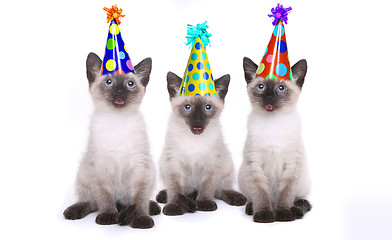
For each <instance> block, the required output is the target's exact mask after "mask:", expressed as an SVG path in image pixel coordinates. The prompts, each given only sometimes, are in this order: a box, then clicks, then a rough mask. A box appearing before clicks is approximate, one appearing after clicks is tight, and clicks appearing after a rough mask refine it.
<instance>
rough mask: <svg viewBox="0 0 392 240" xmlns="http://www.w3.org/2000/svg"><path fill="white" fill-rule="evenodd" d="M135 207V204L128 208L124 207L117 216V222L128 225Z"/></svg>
mask: <svg viewBox="0 0 392 240" xmlns="http://www.w3.org/2000/svg"><path fill="white" fill-rule="evenodd" d="M135 209H136V207H135V205H131V206H129V207H128V208H126V209H124V210H123V211H122V212H121V213H120V214H119V215H118V217H117V222H118V224H120V225H121V226H125V225H128V224H129V223H130V222H131V220H132V217H133V215H134V213H135Z"/></svg>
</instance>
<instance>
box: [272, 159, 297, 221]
mask: <svg viewBox="0 0 392 240" xmlns="http://www.w3.org/2000/svg"><path fill="white" fill-rule="evenodd" d="M297 174H298V173H297V166H296V162H295V161H291V162H287V163H286V164H285V165H284V168H283V175H282V178H281V179H280V181H279V186H278V192H277V201H276V206H275V211H276V220H277V221H282V222H287V221H293V220H295V219H296V216H295V214H294V213H293V212H292V211H291V208H292V207H293V203H294V200H295V193H296V189H297V185H298V181H297V178H296V175H297ZM293 210H294V211H295V210H296V209H293Z"/></svg>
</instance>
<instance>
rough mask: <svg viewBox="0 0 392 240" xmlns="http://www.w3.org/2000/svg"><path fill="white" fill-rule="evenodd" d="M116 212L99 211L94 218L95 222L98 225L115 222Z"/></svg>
mask: <svg viewBox="0 0 392 240" xmlns="http://www.w3.org/2000/svg"><path fill="white" fill-rule="evenodd" d="M117 216H118V213H100V214H98V216H97V217H96V218H95V222H96V223H97V224H99V225H111V224H116V223H117Z"/></svg>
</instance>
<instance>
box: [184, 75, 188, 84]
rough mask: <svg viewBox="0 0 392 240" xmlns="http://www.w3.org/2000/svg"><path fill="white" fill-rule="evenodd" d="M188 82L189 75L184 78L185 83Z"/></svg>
mask: <svg viewBox="0 0 392 240" xmlns="http://www.w3.org/2000/svg"><path fill="white" fill-rule="evenodd" d="M187 82H189V75H186V77H185V83H187Z"/></svg>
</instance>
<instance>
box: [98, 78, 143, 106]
mask: <svg viewBox="0 0 392 240" xmlns="http://www.w3.org/2000/svg"><path fill="white" fill-rule="evenodd" d="M100 92H101V93H102V96H103V98H105V99H106V100H107V101H108V102H109V103H111V104H112V105H113V106H114V107H116V108H123V107H125V106H127V105H128V104H130V103H133V102H135V101H136V99H138V95H139V94H140V93H141V89H140V87H138V86H137V84H136V83H135V80H134V79H133V78H132V77H130V76H127V75H114V76H112V75H108V76H106V77H105V78H104V79H103V80H102V84H101V85H100Z"/></svg>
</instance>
